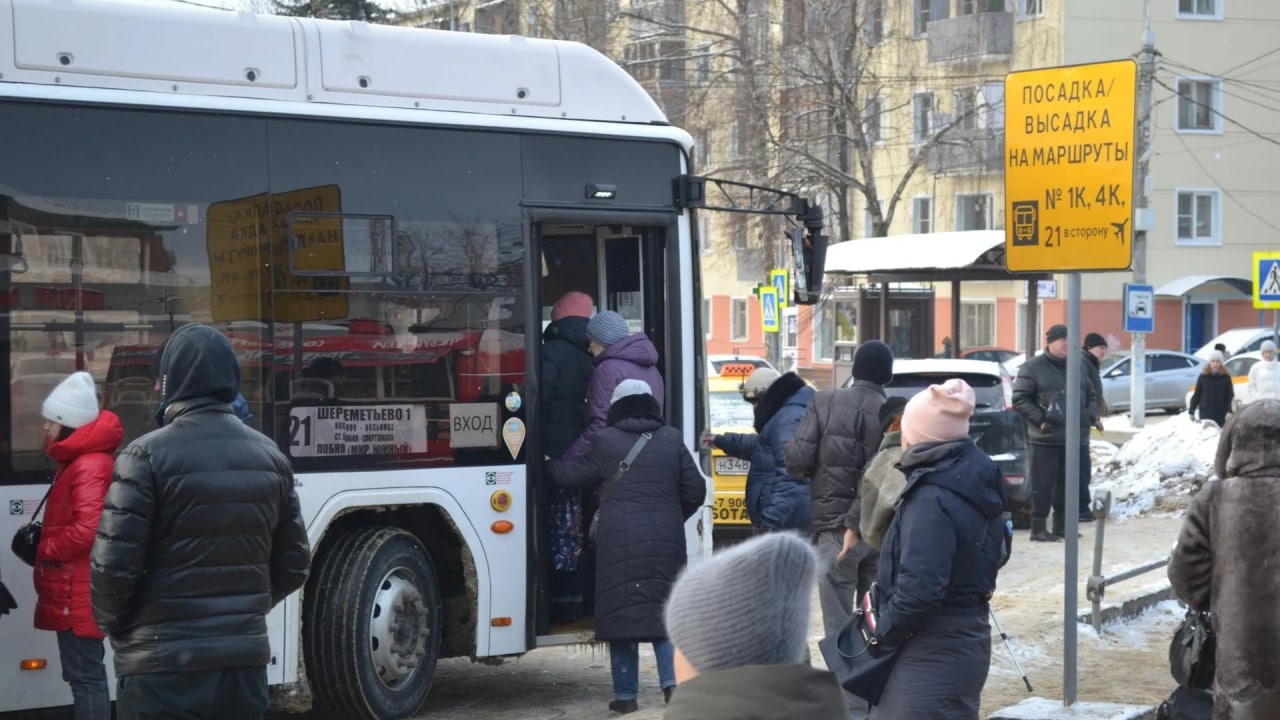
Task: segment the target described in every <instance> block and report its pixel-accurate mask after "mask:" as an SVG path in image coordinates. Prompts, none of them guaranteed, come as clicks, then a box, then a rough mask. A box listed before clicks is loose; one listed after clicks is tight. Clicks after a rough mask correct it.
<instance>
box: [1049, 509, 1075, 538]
mask: <svg viewBox="0 0 1280 720" xmlns="http://www.w3.org/2000/svg"><path fill="white" fill-rule="evenodd" d="M1066 524H1067V518H1066V515H1065V514H1063V513H1059V512H1055V513H1054V514H1053V534H1054V535H1056V536H1057V537H1058V538H1059V539H1061V538H1064V537H1066V535H1067V533H1066ZM1076 537H1082V536H1081V535H1080V533H1079V532H1077V533H1076Z"/></svg>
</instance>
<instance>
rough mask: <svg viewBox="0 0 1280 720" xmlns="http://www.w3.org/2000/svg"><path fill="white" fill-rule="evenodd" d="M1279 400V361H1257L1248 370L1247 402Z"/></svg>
mask: <svg viewBox="0 0 1280 720" xmlns="http://www.w3.org/2000/svg"><path fill="white" fill-rule="evenodd" d="M1255 400H1280V360H1273V361H1271V362H1267V361H1266V360H1259V361H1258V362H1256V363H1254V364H1253V367H1251V368H1249V402H1253V401H1255Z"/></svg>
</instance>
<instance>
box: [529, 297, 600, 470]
mask: <svg viewBox="0 0 1280 720" xmlns="http://www.w3.org/2000/svg"><path fill="white" fill-rule="evenodd" d="M587 344H588V343H587V318H584V317H566V318H561V319H559V320H556V321H555V322H553V323H551V324H550V325H548V326H547V329H546V330H545V331H543V333H542V390H541V397H542V410H541V414H542V439H543V450H544V452H546V454H547V455H550V456H551V457H553V458H555V459H557V460H559V459H561V458H564V455H565V453H566V452H568V450H569V447H570V446H571V445H573V442H574V441H575V440H577V439H578V438H579V437H581V436H582V431H583V430H586V429H587V406H586V399H587V386H589V385H590V384H591V374H592V372H593V370H594V368H595V366H594V365H593V364H592V362H591V353H589V352H587ZM570 459H571V458H570Z"/></svg>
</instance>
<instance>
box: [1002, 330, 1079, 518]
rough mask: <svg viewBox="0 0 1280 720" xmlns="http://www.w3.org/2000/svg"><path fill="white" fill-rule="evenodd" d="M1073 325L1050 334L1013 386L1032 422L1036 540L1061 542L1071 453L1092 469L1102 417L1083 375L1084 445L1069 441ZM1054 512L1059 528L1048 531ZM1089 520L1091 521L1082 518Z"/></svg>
mask: <svg viewBox="0 0 1280 720" xmlns="http://www.w3.org/2000/svg"><path fill="white" fill-rule="evenodd" d="M1069 352H1070V348H1068V347H1067V326H1066V325H1054V326H1053V327H1051V328H1049V331H1048V332H1047V333H1045V351H1044V353H1042V354H1040V355H1037V356H1035V357H1033V358H1031V359H1030V360H1028V361H1026V362H1025V363H1023V364H1022V367H1021V368H1019V369H1018V378H1017V380H1015V381H1014V383H1013V407H1014V409H1015V410H1017V411H1018V414H1019V415H1021V416H1022V419H1023V420H1024V421H1025V422H1026V423H1027V439H1028V441H1029V448H1028V449H1029V454H1030V456H1031V457H1030V466H1031V467H1030V470H1031V497H1032V513H1031V540H1032V541H1033V542H1054V541H1056V540H1061V539H1062V535H1063V529H1064V527H1065V525H1066V515H1065V512H1064V510H1063V508H1064V507H1065V505H1064V497H1063V495H1064V494H1065V490H1066V482H1067V481H1066V478H1067V453H1068V452H1075V453H1079V454H1080V458H1081V463H1080V467H1081V469H1082V470H1083V469H1085V468H1088V467H1089V463H1088V462H1087V461H1086V456H1087V455H1088V453H1089V428H1090V426H1091V425H1092V424H1093V418H1095V417H1096V416H1097V412H1098V410H1097V408H1098V399H1097V395H1096V394H1095V393H1094V390H1093V383H1091V382H1089V377H1088V374H1087V373H1085V374H1082V375H1081V377H1080V444H1079V446H1078V447H1074V448H1068V447H1066V443H1067V428H1066V425H1067V410H1066V408H1067V354H1068V353H1069ZM1050 509H1052V510H1053V530H1052V531H1050V530H1049V529H1048V527H1047V526H1048V520H1049V510H1050ZM1082 519H1085V520H1086V521H1087V518H1084V517H1083V516H1082Z"/></svg>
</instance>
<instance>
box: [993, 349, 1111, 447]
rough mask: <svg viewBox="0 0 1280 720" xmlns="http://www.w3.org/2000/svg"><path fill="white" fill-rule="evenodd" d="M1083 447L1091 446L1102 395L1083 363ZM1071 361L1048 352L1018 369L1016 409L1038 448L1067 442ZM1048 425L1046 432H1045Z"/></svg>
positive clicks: (1081, 376) (1081, 428) (1081, 390)
mask: <svg viewBox="0 0 1280 720" xmlns="http://www.w3.org/2000/svg"><path fill="white" fill-rule="evenodd" d="M1080 369H1081V370H1082V371H1083V372H1081V373H1080V398H1081V399H1080V430H1081V432H1080V444H1082V445H1084V444H1088V442H1089V428H1091V427H1092V426H1093V425H1094V423H1096V422H1097V419H1098V396H1097V394H1096V393H1095V392H1094V389H1093V383H1092V382H1090V380H1089V371H1088V368H1087V367H1086V366H1085V365H1084V363H1083V362H1082V363H1081V368H1080ZM1066 401H1067V359H1066V358H1060V357H1054V355H1053V354H1052V353H1049V352H1044V353H1041V354H1040V355H1037V356H1035V357H1033V358H1031V359H1030V360H1028V361H1026V362H1025V363H1023V364H1022V367H1020V368H1018V379H1017V380H1014V381H1013V408H1014V409H1015V410H1017V411H1018V414H1019V415H1021V416H1022V419H1023V420H1025V421H1026V423H1027V439H1028V440H1029V441H1030V442H1032V443H1034V444H1036V445H1065V444H1066V442H1067V427H1066V422H1067V418H1066V412H1067V402H1066ZM1041 425H1044V426H1045V427H1044V429H1043V430H1042V429H1041V427H1040V426H1041Z"/></svg>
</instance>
